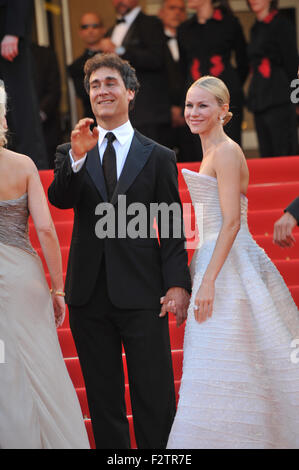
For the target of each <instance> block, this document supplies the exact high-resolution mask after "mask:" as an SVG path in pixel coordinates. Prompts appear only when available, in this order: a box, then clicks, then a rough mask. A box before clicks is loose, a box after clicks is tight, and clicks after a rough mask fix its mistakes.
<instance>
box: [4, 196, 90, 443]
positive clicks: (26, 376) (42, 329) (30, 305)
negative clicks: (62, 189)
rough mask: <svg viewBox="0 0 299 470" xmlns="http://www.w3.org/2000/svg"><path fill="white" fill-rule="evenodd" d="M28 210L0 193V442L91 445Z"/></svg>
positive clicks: (23, 199)
mask: <svg viewBox="0 0 299 470" xmlns="http://www.w3.org/2000/svg"><path fill="white" fill-rule="evenodd" d="M28 215H29V211H28V201H27V194H24V195H23V196H22V197H20V198H18V199H12V200H9V201H0V449H89V448H90V446H89V441H88V436H87V433H86V429H85V424H84V420H83V416H82V412H81V408H80V405H79V401H78V398H77V394H76V391H75V389H74V387H73V384H72V381H71V379H70V377H69V374H68V371H67V368H66V366H65V363H64V360H63V356H62V353H61V350H60V346H59V341H58V337H57V331H56V327H55V320H54V312H53V304H52V300H51V295H50V292H49V287H48V285H47V281H46V278H45V274H44V271H43V266H42V262H41V260H40V258H39V257H38V255H37V254H36V253H35V251H34V250H33V248H32V246H31V244H30V241H29V238H28Z"/></svg>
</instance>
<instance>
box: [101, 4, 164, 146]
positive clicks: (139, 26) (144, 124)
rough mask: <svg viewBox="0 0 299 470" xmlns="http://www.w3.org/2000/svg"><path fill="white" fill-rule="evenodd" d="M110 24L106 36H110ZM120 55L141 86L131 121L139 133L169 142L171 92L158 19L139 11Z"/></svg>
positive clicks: (125, 38) (162, 37)
mask: <svg viewBox="0 0 299 470" xmlns="http://www.w3.org/2000/svg"><path fill="white" fill-rule="evenodd" d="M113 29H114V28H111V29H110V30H109V31H108V33H107V37H111V35H112V32H113ZM122 47H124V48H125V53H124V54H122V55H121V58H122V59H124V60H128V61H129V62H130V64H131V65H132V67H134V69H135V70H136V74H137V78H138V80H139V82H140V85H141V87H140V90H139V93H138V95H137V98H136V102H135V106H134V109H133V111H132V112H131V114H130V119H131V122H132V125H133V126H134V127H136V129H138V130H139V131H140V132H141V133H143V134H145V135H146V136H148V137H150V138H151V139H153V140H156V141H157V142H159V143H160V144H163V145H166V146H169V134H168V129H169V124H170V96H169V90H168V86H167V83H168V82H167V70H166V67H165V49H166V45H165V39H164V33H163V27H162V23H161V21H160V20H159V19H158V18H156V17H154V16H149V15H145V14H144V13H143V12H142V11H140V12H139V14H138V15H137V17H136V19H135V20H134V21H133V23H132V25H131V26H130V28H129V30H128V32H127V34H126V36H125V37H124V40H123V42H122Z"/></svg>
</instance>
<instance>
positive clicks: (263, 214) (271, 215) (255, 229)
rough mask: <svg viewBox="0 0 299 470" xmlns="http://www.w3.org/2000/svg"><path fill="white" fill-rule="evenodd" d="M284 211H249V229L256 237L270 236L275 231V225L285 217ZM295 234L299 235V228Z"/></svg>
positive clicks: (295, 230)
mask: <svg viewBox="0 0 299 470" xmlns="http://www.w3.org/2000/svg"><path fill="white" fill-rule="evenodd" d="M283 213H284V212H283V210H282V209H273V210H254V211H251V210H249V211H248V227H249V230H250V232H251V233H252V234H254V235H269V234H272V233H273V231H274V223H275V222H276V221H277V220H278V219H279V218H280V217H281V216H282V215H283ZM294 232H298V233H299V227H297V228H296V227H295V229H294Z"/></svg>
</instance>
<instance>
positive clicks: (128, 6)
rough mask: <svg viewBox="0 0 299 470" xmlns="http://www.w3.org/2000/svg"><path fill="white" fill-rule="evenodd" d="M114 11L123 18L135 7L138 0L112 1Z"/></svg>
mask: <svg viewBox="0 0 299 470" xmlns="http://www.w3.org/2000/svg"><path fill="white" fill-rule="evenodd" d="M112 3H113V6H114V8H115V11H116V13H117V14H118V15H120V16H124V15H126V14H127V13H130V11H131V10H133V8H135V7H137V5H138V3H139V0H112Z"/></svg>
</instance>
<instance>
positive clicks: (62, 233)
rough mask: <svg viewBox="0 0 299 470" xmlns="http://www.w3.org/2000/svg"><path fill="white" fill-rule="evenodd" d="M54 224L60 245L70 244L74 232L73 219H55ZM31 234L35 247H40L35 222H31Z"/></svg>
mask: <svg viewBox="0 0 299 470" xmlns="http://www.w3.org/2000/svg"><path fill="white" fill-rule="evenodd" d="M54 225H55V230H56V233H57V237H58V240H59V244H60V246H61V247H64V246H70V244H71V239H72V232H73V220H66V221H63V220H61V221H58V222H57V221H56V220H54ZM29 235H30V240H31V243H32V245H33V246H34V247H40V243H39V239H38V236H37V233H36V230H35V227H34V225H33V222H30V223H29Z"/></svg>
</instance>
